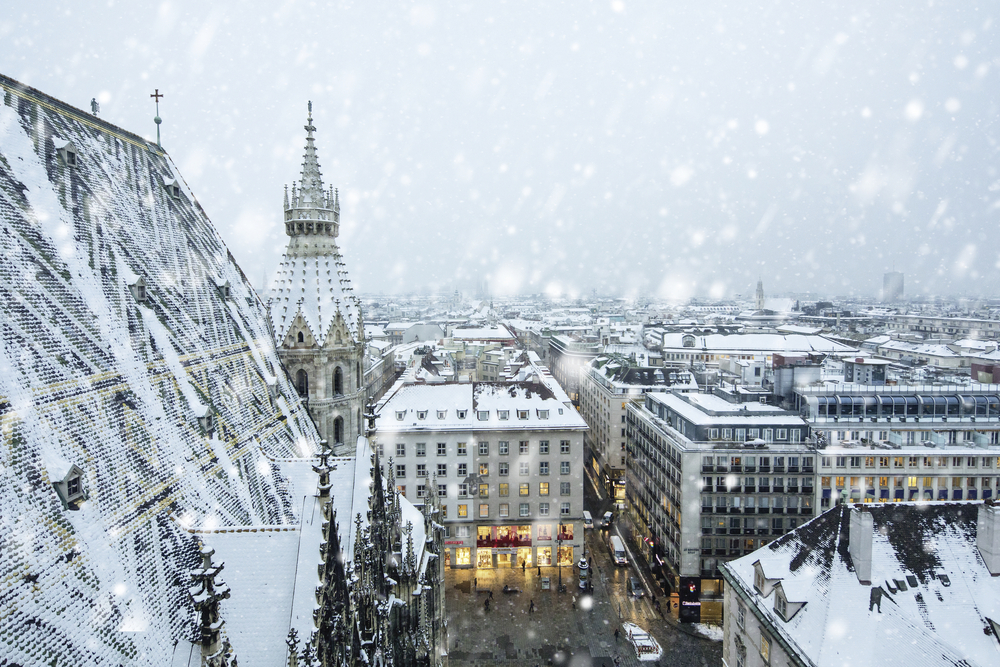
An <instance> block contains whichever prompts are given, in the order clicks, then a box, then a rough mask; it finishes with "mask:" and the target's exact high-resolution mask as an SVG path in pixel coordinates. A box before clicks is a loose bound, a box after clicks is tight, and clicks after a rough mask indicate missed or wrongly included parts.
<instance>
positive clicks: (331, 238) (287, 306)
mask: <svg viewBox="0 0 1000 667" xmlns="http://www.w3.org/2000/svg"><path fill="white" fill-rule="evenodd" d="M305 130H306V145H305V155H304V157H303V161H302V176H301V178H300V180H299V182H298V183H292V189H291V193H289V191H288V188H287V186H286V188H285V220H284V222H285V234H286V235H287V236H288V246H287V247H286V248H285V254H284V256H282V258H281V263H280V264H279V265H278V271H277V274H276V276H275V279H274V282H273V283H272V286H271V294H270V297H271V298H270V301H269V306H270V311H271V323H272V325H273V327H274V333H275V338H276V340H277V343H278V357H279V359H281V362H282V364H284V366H285V370H286V371H287V372H288V374H289V376H290V377H291V379H292V382H293V383H294V385H295V388H296V390H297V391H298V393H299V395H300V396H301V397H302V399H303V400H304V402H305V404H306V406H307V408H308V410H309V415H310V416H311V417H312V419H313V422H314V423H315V424H316V428H317V429H318V430H319V433H320V436H321V437H322V438H324V439H326V440H327V441H328V442H329V443H330V445H331V446H332V447H333V448H334V453H336V454H339V455H344V454H348V455H350V454H352V453H353V452H354V447H355V442H356V441H357V436H358V435H360V434H361V433H363V432H364V426H363V424H362V422H361V416H362V415H361V413H362V409H363V408H364V404H365V398H366V391H365V384H364V377H365V376H364V371H365V369H364V363H365V349H364V346H365V342H364V320H363V318H362V315H361V303H360V301H359V300H358V298H357V297H356V296H354V291H353V288H352V287H351V280H350V278H349V277H348V275H347V267H346V266H345V265H344V260H343V257H342V256H341V254H340V248H339V247H338V246H337V236H338V234H339V233H340V197H339V194H338V192H337V191H336V190H334V189H333V188H330V189H324V187H323V175H322V173H321V172H320V168H319V159H318V158H317V156H316V143H315V137H314V136H313V133H314V132H315V131H316V128H315V127H314V126H313V122H312V102H309V117H308V122H307V123H306V125H305Z"/></svg>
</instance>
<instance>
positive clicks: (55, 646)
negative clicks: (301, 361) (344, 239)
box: [0, 76, 318, 665]
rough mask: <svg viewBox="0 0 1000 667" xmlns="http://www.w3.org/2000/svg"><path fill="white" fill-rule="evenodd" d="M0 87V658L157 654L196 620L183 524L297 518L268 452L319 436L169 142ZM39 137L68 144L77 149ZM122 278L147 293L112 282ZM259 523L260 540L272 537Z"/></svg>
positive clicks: (193, 558) (65, 659) (102, 658)
mask: <svg viewBox="0 0 1000 667" xmlns="http://www.w3.org/2000/svg"><path fill="white" fill-rule="evenodd" d="M0 87H2V88H3V90H2V94H3V96H4V97H6V101H5V102H4V103H0V165H2V167H0V171H2V172H3V175H4V177H3V178H2V179H0V224H2V226H3V228H4V233H3V234H2V235H0V252H2V255H3V258H4V259H3V261H2V262H0V330H2V332H3V333H2V346H0V420H2V423H3V428H4V437H3V438H0V460H2V461H3V462H4V464H3V467H2V469H0V476H2V477H3V478H4V484H5V488H7V489H8V491H9V492H6V491H5V492H4V493H2V494H0V544H2V545H3V547H2V555H0V582H2V583H0V636H2V637H4V639H5V641H6V643H5V644H4V648H3V650H2V652H3V657H4V658H5V659H7V660H8V661H10V662H11V663H17V664H39V663H40V662H41V658H40V657H39V656H45V662H46V663H47V662H49V661H50V660H56V661H58V662H59V664H64V663H65V664H79V665H89V664H115V665H117V664H125V665H133V664H149V663H150V662H157V661H161V662H162V661H164V660H169V656H170V655H171V654H172V653H174V646H175V644H177V643H178V642H180V643H179V644H178V645H184V642H185V641H186V640H187V639H190V638H191V637H192V636H193V633H194V630H195V618H196V616H195V612H194V609H193V607H192V606H191V603H190V601H189V599H188V597H187V596H188V591H187V588H188V584H189V579H188V572H189V569H190V568H192V567H193V566H194V565H195V564H196V563H197V561H198V553H197V548H196V538H195V536H194V535H193V534H192V533H190V532H188V530H191V531H195V530H211V529H215V528H234V529H236V528H252V527H253V528H256V527H262V526H268V527H277V528H278V529H281V530H284V529H285V528H287V527H290V526H294V525H296V524H297V523H298V521H299V516H298V509H297V508H295V507H294V506H293V504H292V503H291V502H290V497H291V496H290V491H289V489H290V482H289V480H288V479H287V478H286V477H285V476H284V475H283V474H282V473H281V471H280V470H279V469H278V468H277V467H276V466H274V465H273V464H272V463H271V462H270V460H269V458H268V457H278V458H295V457H298V456H301V455H310V454H311V453H312V452H313V451H314V449H315V447H316V443H317V440H318V436H317V435H316V432H315V428H314V426H313V424H312V422H311V421H310V420H309V418H308V416H307V414H306V412H305V410H304V408H303V406H302V404H301V403H300V401H299V399H298V396H297V394H296V392H295V391H294V389H293V388H292V387H291V385H290V384H289V382H288V380H287V378H286V376H285V374H284V373H283V372H281V370H280V365H279V362H278V359H277V356H276V354H275V350H274V345H273V342H272V339H271V336H270V333H269V331H268V324H267V315H266V310H265V308H264V306H263V304H262V303H261V302H260V301H259V299H258V298H257V296H256V294H255V293H254V291H253V289H252V288H251V286H250V284H249V283H248V281H247V280H246V278H245V277H244V274H243V272H242V271H241V270H240V268H239V267H238V266H237V265H236V263H235V261H234V260H233V258H232V256H231V255H230V254H229V252H228V251H227V249H226V246H225V244H224V243H223V241H222V239H221V238H220V237H219V235H218V233H217V232H216V231H215V229H214V228H213V226H212V224H211V222H210V221H209V220H208V218H207V217H206V216H205V214H204V212H203V211H202V209H201V207H200V206H199V204H198V202H197V200H196V199H195V197H194V195H193V194H192V193H191V192H190V190H189V189H188V187H187V186H186V184H185V183H184V182H183V179H182V178H181V177H180V176H179V173H180V172H179V171H178V170H177V169H176V167H175V166H174V165H173V163H172V161H171V159H170V157H169V156H168V155H166V154H165V153H164V152H163V151H162V150H160V149H159V148H158V147H156V146H154V145H150V144H148V143H146V142H145V141H144V140H143V139H142V138H141V137H138V136H136V135H134V134H132V133H129V132H127V131H125V130H122V129H120V128H116V127H115V126H113V125H111V124H109V123H107V122H105V121H103V120H100V119H99V118H96V117H94V116H93V115H92V114H90V113H85V112H83V111H80V110H78V109H73V108H72V107H70V106H68V105H66V104H65V103H63V102H60V101H59V100H55V99H53V98H51V97H48V96H46V95H44V94H43V93H41V92H39V91H36V90H33V89H30V88H27V87H25V86H22V85H21V84H18V83H17V82H14V81H12V80H10V79H8V78H6V77H2V76H0ZM52 136H57V137H59V138H60V140H61V141H64V142H72V144H73V146H74V147H75V149H76V152H77V160H76V161H75V164H74V165H66V164H62V163H61V162H59V161H58V160H57V159H56V156H55V150H56V146H55V144H54V143H53V142H52V141H51V140H50V137H52ZM165 175H170V176H171V178H177V179H178V186H179V189H180V192H179V193H174V192H173V191H169V192H168V191H167V190H166V189H165V188H164V185H163V176H165ZM138 278H142V280H143V281H144V283H145V286H146V288H145V294H144V295H141V296H145V299H144V300H143V299H141V298H138V297H137V296H136V295H133V293H132V292H131V291H130V289H129V287H130V285H132V284H134V283H135V281H136V280H137V279H138ZM219 280H222V281H224V282H228V283H229V284H230V286H231V290H230V295H229V298H228V299H227V298H225V297H224V295H223V294H221V293H220V290H219V289H218V288H217V284H218V281H219ZM275 383H276V386H277V390H278V394H279V395H278V396H277V397H276V398H272V396H271V394H270V393H269V384H275ZM208 416H211V417H212V420H211V421H212V423H211V424H209V423H208V421H207V420H206V419H205V418H206V417H208ZM199 417H201V418H202V420H201V421H200V420H199ZM206 427H209V428H211V429H212V430H213V433H212V435H211V437H209V436H208V434H207V433H205V431H204V429H205V428H206ZM67 465H76V466H78V467H79V468H80V469H81V470H82V471H83V480H82V481H83V486H84V488H85V490H86V493H87V495H88V496H89V500H86V501H84V502H83V503H82V505H81V506H80V509H79V510H78V511H72V510H64V509H63V507H62V505H61V503H60V500H59V498H58V497H57V495H56V493H55V491H54V490H53V488H52V485H51V482H52V481H53V479H52V477H53V476H58V475H60V474H65V470H66V469H67V467H66V466H67ZM14 490H16V491H14ZM274 537H275V539H274V540H273V545H274V546H273V547H268V548H273V549H276V550H279V551H280V550H281V549H284V548H285V545H284V542H283V540H284V539H285V538H284V537H282V536H281V535H279V534H278V533H277V532H276V533H275V536H274ZM236 565H238V564H236V563H234V566H236ZM224 578H225V577H224ZM239 595H242V593H241V592H240V593H237V597H238V596H239ZM229 606H230V609H231V610H232V611H233V613H239V603H238V602H233V601H229ZM223 607H224V608H225V604H224V605H223ZM234 648H236V650H237V652H238V653H239V656H240V662H241V663H242V662H243V660H244V654H243V653H242V652H241V651H240V647H239V646H238V645H236V644H235V643H234ZM150 656H155V657H150Z"/></svg>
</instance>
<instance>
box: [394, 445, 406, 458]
mask: <svg viewBox="0 0 1000 667" xmlns="http://www.w3.org/2000/svg"><path fill="white" fill-rule="evenodd" d="M396 456H406V445H405V444H403V443H402V442H397V443H396Z"/></svg>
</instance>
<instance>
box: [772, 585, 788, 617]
mask: <svg viewBox="0 0 1000 667" xmlns="http://www.w3.org/2000/svg"><path fill="white" fill-rule="evenodd" d="M774 611H775V612H777V614H778V616H780V617H781V618H782V620H785V621H787V620H788V601H787V600H785V596H784V595H783V594H782V592H781V591H780V590H779V591H778V592H777V593H776V594H775V596H774Z"/></svg>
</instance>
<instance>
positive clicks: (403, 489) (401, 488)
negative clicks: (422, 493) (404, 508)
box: [396, 484, 406, 498]
mask: <svg viewBox="0 0 1000 667" xmlns="http://www.w3.org/2000/svg"><path fill="white" fill-rule="evenodd" d="M396 490H397V491H399V495H401V496H403V497H404V498H405V497H406V485H403V484H397V485H396Z"/></svg>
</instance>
